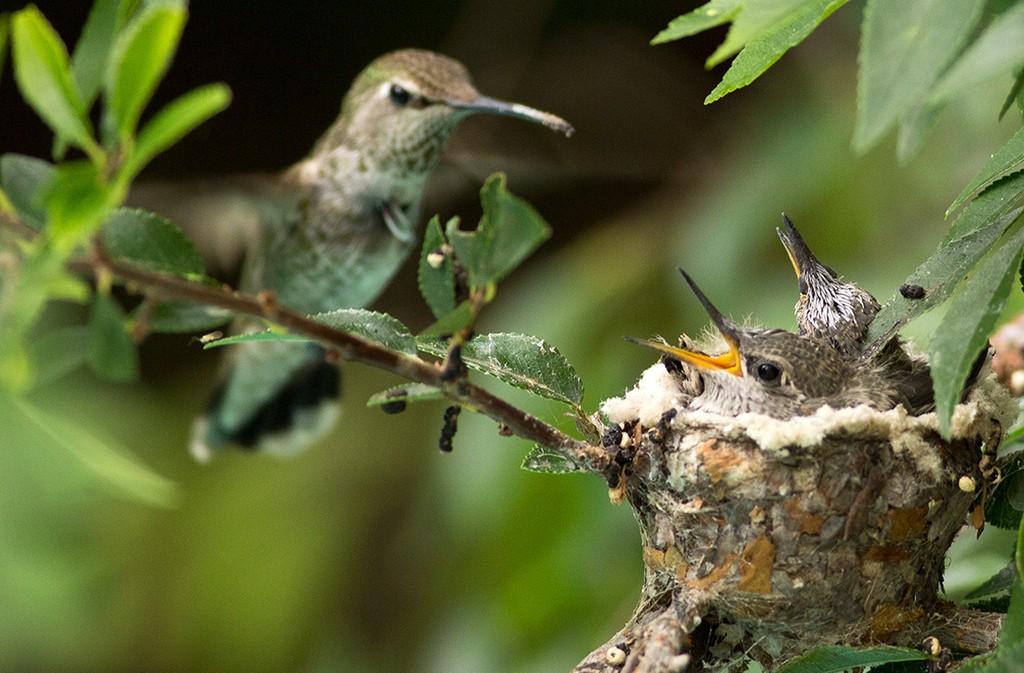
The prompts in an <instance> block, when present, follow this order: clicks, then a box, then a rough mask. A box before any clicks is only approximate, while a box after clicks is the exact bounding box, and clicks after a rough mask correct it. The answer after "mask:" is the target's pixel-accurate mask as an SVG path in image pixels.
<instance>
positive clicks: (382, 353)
mask: <svg viewBox="0 0 1024 673" xmlns="http://www.w3.org/2000/svg"><path fill="white" fill-rule="evenodd" d="M72 266H73V267H74V268H75V269H76V270H79V271H88V272H91V273H93V274H97V273H99V272H100V271H101V270H103V269H105V270H107V271H109V272H110V273H112V274H113V275H114V276H117V277H119V278H121V279H123V280H125V281H129V282H133V283H137V284H139V285H140V286H143V287H148V288H151V289H154V290H157V291H159V292H160V293H161V294H165V295H169V296H173V297H177V298H180V299H189V300H192V301H195V302H199V303H201V304H205V305H208V306H216V307H219V308H223V309H227V310H229V311H232V312H234V313H245V314H248V315H254V316H259V317H262V318H266V319H267V320H270V321H272V322H275V323H277V324H278V325H281V326H282V327H284V328H286V329H288V330H289V331H291V332H295V333H296V334H302V335H305V336H308V337H311V338H313V339H316V340H317V341H320V342H321V343H323V344H325V345H327V346H328V347H330V348H332V349H334V350H335V351H337V353H338V355H339V356H340V357H341V358H343V359H345V360H352V361H355V362H361V363H363V364H367V365H370V366H371V367H376V368H378V369H383V370H385V371H389V372H392V373H394V374H398V375H399V376H402V377H404V378H407V379H409V380H411V381H416V382H419V383H425V384H427V385H430V386H433V387H435V388H437V389H439V390H440V391H441V392H443V393H444V394H445V396H447V397H448V398H450V399H452V400H454V401H456V402H458V403H459V404H461V405H463V406H465V407H469V408H470V409H471V410H473V411H476V412H478V413H481V414H483V415H484V416H487V417H488V418H490V419H492V420H494V421H497V422H498V423H501V424H503V425H504V426H505V427H506V428H508V429H509V430H511V431H512V432H513V433H514V434H516V435H519V436H520V437H522V438H524V439H528V440H530V441H533V442H536V443H537V444H540V445H541V446H544V447H546V448H549V449H553V450H557V451H567V452H569V453H570V454H572V456H573V458H574V460H575V461H576V463H577V464H579V465H581V466H582V467H583V468H584V469H586V470H588V471H592V472H601V471H602V470H603V469H604V468H605V467H606V466H607V465H608V460H609V458H608V454H607V453H606V452H605V451H603V450H602V449H601V448H600V447H595V446H591V445H589V444H587V443H586V442H582V441H580V440H578V439H575V438H574V437H570V436H569V435H567V434H565V433H563V432H562V431H560V430H558V429H557V428H555V427H553V426H551V425H549V424H547V423H545V422H544V421H542V420H540V419H538V418H537V417H535V416H532V415H530V414H528V413H526V412H525V411H522V410H521V409H519V408H517V407H515V406H513V405H511V404H510V403H508V402H507V401H505V400H503V399H501V398H500V397H497V396H495V395H493V394H491V393H489V392H488V391H486V390H484V389H483V388H480V387H479V386H477V385H474V384H472V383H470V382H468V381H465V380H455V381H451V380H446V378H445V377H444V376H443V374H444V370H443V369H442V368H439V367H437V366H435V365H433V364H430V363H428V362H425V361H424V360H421V359H419V358H417V357H413V356H410V355H406V354H404V353H399V352H397V351H393V350H390V349H388V348H385V347H383V346H381V345H379V344H376V343H374V342H372V341H368V340H366V339H362V338H360V337H358V336H355V335H353V334H349V333H348V332H344V331H342V330H339V329H336V328H333V327H330V326H328V325H325V324H323V323H320V322H317V321H315V320H312V319H311V318H308V317H307V316H305V315H303V314H301V313H298V312H296V311H293V310H291V309H289V308H287V307H285V306H281V305H280V304H278V303H277V301H276V298H275V297H274V295H273V293H270V292H261V293H260V294H259V295H257V296H255V297H254V296H250V295H246V294H242V293H239V292H236V291H234V290H231V289H229V288H227V287H212V286H209V285H204V284H202V283H197V282H193V281H189V280H186V279H184V278H181V277H179V276H173V275H170V274H165V273H158V272H154V271H150V270H148V269H144V268H141V267H138V266H135V265H133V264H130V263H128V262H125V261H123V260H119V259H116V258H113V257H111V256H110V254H109V253H108V252H107V251H106V249H104V248H103V246H102V245H101V244H99V242H94V244H93V249H92V255H91V256H90V257H89V258H88V259H85V260H77V261H75V262H73V263H72Z"/></svg>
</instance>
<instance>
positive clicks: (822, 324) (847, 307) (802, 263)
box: [775, 213, 882, 355]
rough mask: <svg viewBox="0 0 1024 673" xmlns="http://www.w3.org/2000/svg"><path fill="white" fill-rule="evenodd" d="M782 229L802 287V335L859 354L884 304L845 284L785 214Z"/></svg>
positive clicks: (799, 322)
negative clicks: (816, 255) (805, 240)
mask: <svg viewBox="0 0 1024 673" xmlns="http://www.w3.org/2000/svg"><path fill="white" fill-rule="evenodd" d="M782 226H783V227H784V228H783V229H779V228H776V229H775V232H776V233H777V234H778V235H779V238H780V239H782V245H783V246H785V248H786V253H787V254H788V255H789V261H790V262H791V263H792V264H793V270H794V271H795V272H796V277H797V282H798V283H799V286H800V299H798V300H797V303H796V323H797V327H798V328H799V330H800V334H803V335H806V336H810V337H812V338H815V339H821V340H824V341H826V342H827V343H829V344H830V345H831V346H832V347H833V348H835V349H836V351H838V352H839V353H840V354H841V355H854V354H859V353H860V352H861V349H862V347H863V345H864V344H863V340H864V335H865V334H867V331H868V326H869V325H870V324H871V321H872V320H874V319H875V315H876V314H877V313H878V311H879V309H881V308H882V307H881V304H879V303H878V300H877V299H875V297H874V296H873V295H872V294H871V293H870V292H867V291H866V290H862V289H861V288H859V287H857V285H856V284H855V283H851V282H847V281H844V280H843V279H842V278H841V277H840V276H839V274H837V273H836V272H835V271H833V270H832V268H831V267H829V266H826V265H825V264H822V263H821V262H820V261H818V258H817V257H815V256H814V253H812V252H811V249H810V248H809V247H807V243H805V242H804V238H803V236H801V235H800V232H799V231H797V229H796V226H794V225H793V221H792V220H790V219H789V217H788V216H787V215H786V214H785V213H783V214H782Z"/></svg>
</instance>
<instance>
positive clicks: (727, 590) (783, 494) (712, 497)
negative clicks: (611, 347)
mask: <svg viewBox="0 0 1024 673" xmlns="http://www.w3.org/2000/svg"><path fill="white" fill-rule="evenodd" d="M686 406H687V400H686V397H685V395H684V394H683V393H682V391H681V390H680V388H679V383H678V378H677V377H675V376H673V375H672V374H671V373H670V372H668V371H667V370H666V369H665V367H664V365H662V364H661V363H659V364H656V365H654V366H652V367H651V368H650V369H648V370H647V371H646V372H645V373H644V375H643V377H642V378H641V380H640V382H639V383H638V385H637V387H636V388H634V389H633V390H631V391H629V392H628V393H627V394H626V395H625V396H624V397H623V398H616V399H612V400H608V401H606V402H605V403H604V404H603V405H602V412H603V413H604V415H605V417H606V419H607V420H608V421H609V422H610V424H611V425H609V426H608V427H609V432H608V433H606V443H609V444H612V443H617V444H618V446H619V454H618V459H617V462H616V465H618V466H619V467H618V468H617V469H616V471H614V472H613V473H612V474H611V475H609V483H610V485H611V486H612V487H613V488H612V493H613V498H625V499H627V500H628V501H629V503H630V504H631V506H632V507H633V509H634V511H635V514H636V517H637V519H638V521H639V524H640V529H641V535H642V540H643V550H644V552H643V553H644V562H645V567H646V576H645V583H644V593H643V600H642V601H641V605H640V607H639V608H638V610H637V614H636V615H635V616H634V620H633V622H632V624H631V625H630V626H629V627H627V629H626V630H624V631H623V632H622V633H620V634H619V636H617V638H618V641H615V640H614V639H613V641H612V642H611V643H610V644H609V647H615V646H616V645H615V642H618V644H619V645H623V646H626V648H627V649H628V646H629V643H630V639H631V638H632V639H633V642H634V645H636V646H637V647H644V646H645V644H644V642H645V641H644V639H643V637H642V633H643V629H644V628H646V627H645V626H644V625H647V626H649V625H650V624H651V620H652V619H654V618H655V616H657V615H662V617H664V616H665V615H666V614H671V615H674V616H673V619H674V620H675V623H677V624H679V625H680V630H681V633H682V635H683V641H681V649H682V650H683V651H689V652H690V653H691V654H693V655H694V656H696V654H697V653H701V656H702V657H703V660H704V662H705V663H708V662H709V661H713V660H719V661H728V660H729V659H730V657H736V656H740V655H741V654H742V653H744V652H745V653H746V654H745V655H744V656H750V657H753V658H754V659H757V660H759V661H761V663H764V664H772V663H774V662H778V661H781V660H783V659H786V658H788V657H789V656H791V655H793V654H796V653H798V652H801V651H804V650H805V649H807V648H808V647H811V646H813V645H820V644H827V643H844V644H861V643H868V642H876V643H893V644H903V645H908V644H916V643H918V642H920V639H921V637H922V635H927V633H928V632H929V629H931V628H932V627H934V626H935V625H934V623H933V621H932V617H933V614H934V612H935V610H936V608H937V601H938V598H937V596H938V589H939V584H940V582H941V579H942V571H943V563H944V558H945V552H946V550H947V549H948V547H949V545H950V543H951V542H952V540H953V538H954V536H955V535H956V534H957V532H958V531H959V530H960V529H961V527H962V526H963V525H964V522H965V521H966V520H967V518H968V514H969V513H970V512H971V510H972V507H974V506H976V505H977V503H978V502H979V496H982V497H983V495H984V494H985V493H986V491H987V490H988V488H989V486H990V485H991V483H990V482H991V479H992V474H990V472H989V471H987V470H986V469H985V467H984V466H985V464H986V460H987V459H990V458H991V457H994V453H995V450H996V448H997V446H998V444H999V441H1000V439H1001V437H1002V432H1003V429H1004V428H1006V427H1008V425H1009V424H1010V423H1012V422H1013V420H1014V419H1015V417H1016V414H1017V407H1016V405H1015V404H1014V403H1013V401H1012V400H1011V399H1010V398H1009V396H1008V394H1007V393H1006V391H1005V389H1003V388H1002V387H1001V386H999V385H998V384H997V383H996V382H995V381H994V379H993V378H992V377H988V378H985V379H983V380H980V381H979V382H978V383H977V384H976V385H975V386H974V389H973V390H972V392H971V393H970V395H969V397H968V398H967V399H966V401H965V402H964V403H963V404H960V405H959V406H958V407H957V408H956V411H955V413H954V415H953V421H952V431H951V435H950V438H949V439H944V438H943V437H942V436H941V435H940V434H939V430H938V423H937V420H936V417H935V414H934V413H928V414H923V415H920V416H911V415H908V414H907V413H906V412H905V411H904V410H903V408H902V407H896V408H894V409H890V410H887V411H878V410H875V409H871V408H868V407H867V406H858V407H852V408H844V409H832V408H829V407H827V406H825V407H822V408H819V409H817V410H816V411H815V412H814V413H812V414H810V415H807V416H800V417H794V418H790V419H778V418H771V417H768V416H764V415H761V414H757V413H744V414H740V415H738V416H732V417H725V416H718V415H714V414H708V413H702V412H693V411H689V410H687V408H686ZM978 525H980V521H979V522H978ZM699 625H703V626H699ZM698 627H699V628H698ZM684 641H685V642H684ZM687 643H688V644H687ZM647 644H648V645H649V642H648V643H647ZM581 670H584V669H581ZM593 670H598V669H596V668H595V669H593ZM680 670H682V669H680Z"/></svg>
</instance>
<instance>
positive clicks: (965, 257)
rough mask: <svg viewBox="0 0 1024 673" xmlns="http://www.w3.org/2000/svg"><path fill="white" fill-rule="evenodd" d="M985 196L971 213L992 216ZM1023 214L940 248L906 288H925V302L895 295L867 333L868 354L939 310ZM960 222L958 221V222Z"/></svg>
mask: <svg viewBox="0 0 1024 673" xmlns="http://www.w3.org/2000/svg"><path fill="white" fill-rule="evenodd" d="M985 196H986V195H983V196H982V197H981V198H978V199H975V200H974V202H973V203H971V205H970V206H969V207H968V210H972V209H975V207H977V209H979V210H984V211H985V212H986V213H988V212H990V210H991V209H990V208H989V206H990V205H991V203H990V202H989V201H985V202H982V199H983V198H985ZM979 202H981V203H979ZM968 210H965V211H964V213H963V214H962V215H961V216H960V219H963V218H965V217H968V216H969V215H970V216H971V217H972V218H973V216H974V214H975V213H974V212H971V213H968ZM1022 210H1024V209H1022V208H1017V209H1016V210H1014V211H1011V212H1010V213H1009V214H1007V215H1005V216H1003V217H1001V218H1000V219H998V220H996V221H994V222H992V223H990V224H988V225H986V226H983V227H981V228H979V229H974V230H972V231H970V232H969V233H967V234H965V235H963V236H960V237H959V238H957V239H956V240H953V241H950V242H948V243H944V244H943V245H941V246H940V247H939V249H938V251H936V253H935V254H934V255H932V256H931V257H929V258H928V259H927V260H926V261H925V262H924V263H923V264H921V266H919V267H917V269H916V270H915V271H914V273H912V274H910V277H909V278H907V281H906V282H907V284H910V285H920V286H921V287H923V288H924V290H925V296H924V298H923V299H908V298H906V297H904V296H903V295H902V294H900V292H899V291H897V292H895V293H893V295H892V297H890V298H889V300H888V301H887V302H885V304H884V305H883V306H882V310H881V311H879V312H878V315H876V316H875V319H874V320H873V321H872V323H871V326H870V327H869V328H868V333H867V335H866V336H865V343H868V344H870V346H869V347H868V350H872V351H873V350H877V348H879V347H881V346H882V345H883V344H885V343H886V342H888V341H889V339H890V338H891V337H892V336H893V335H894V334H896V332H897V331H899V329H900V328H901V327H903V325H906V324H907V323H908V322H910V321H911V320H913V319H914V318H916V317H917V316H919V315H921V314H922V313H924V312H925V311H928V310H930V309H932V308H934V307H935V306H938V305H939V304H941V303H942V302H944V301H945V300H946V298H948V297H949V296H950V295H951V294H953V291H954V290H955V289H956V288H957V286H958V285H959V283H960V282H961V281H962V280H963V279H964V278H965V277H967V274H968V273H970V272H971V270H972V269H973V268H974V267H975V266H976V265H977V264H978V262H979V261H980V260H981V258H982V257H984V256H985V255H986V254H987V253H988V252H989V251H990V250H991V249H992V247H993V246H995V245H996V242H997V241H998V240H999V238H1000V237H1001V236H1002V235H1003V232H1004V231H1006V229H1007V228H1008V227H1009V226H1010V225H1011V224H1013V223H1014V222H1015V221H1016V219H1017V218H1018V217H1019V216H1020V214H1021V212H1022ZM959 221H960V220H959V219H958V220H957V222H959ZM965 226H966V225H965ZM933 371H934V370H933Z"/></svg>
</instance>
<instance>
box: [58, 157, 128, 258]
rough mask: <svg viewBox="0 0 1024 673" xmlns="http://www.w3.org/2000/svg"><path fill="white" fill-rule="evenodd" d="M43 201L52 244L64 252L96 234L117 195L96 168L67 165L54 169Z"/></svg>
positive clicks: (80, 163) (77, 163) (87, 164)
mask: <svg viewBox="0 0 1024 673" xmlns="http://www.w3.org/2000/svg"><path fill="white" fill-rule="evenodd" d="M45 198H46V201H47V203H48V205H49V216H50V217H49V223H50V228H49V233H50V236H51V240H52V241H53V242H54V243H55V244H56V245H57V247H58V248H59V249H61V250H63V251H65V252H67V251H69V250H70V249H71V248H73V247H75V246H77V245H79V244H81V243H82V242H83V241H84V239H86V238H88V237H89V236H92V235H93V234H94V233H96V232H97V231H99V229H100V226H101V225H102V224H103V220H104V219H106V217H107V215H108V214H109V212H110V210H111V207H112V205H113V201H114V200H115V198H116V195H115V193H114V190H113V189H112V188H111V186H110V185H108V184H106V183H105V182H104V181H103V180H102V178H101V176H100V173H99V171H98V170H97V168H96V166H95V164H92V163H90V162H88V161H70V162H67V163H63V164H60V165H59V166H57V168H56V171H55V173H54V179H53V181H52V182H51V183H50V185H49V189H48V190H47V193H46V195H45Z"/></svg>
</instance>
